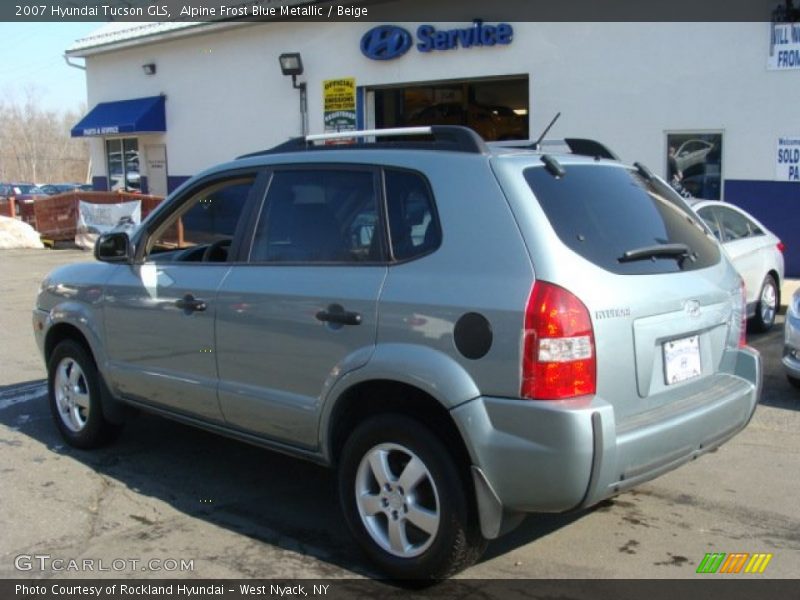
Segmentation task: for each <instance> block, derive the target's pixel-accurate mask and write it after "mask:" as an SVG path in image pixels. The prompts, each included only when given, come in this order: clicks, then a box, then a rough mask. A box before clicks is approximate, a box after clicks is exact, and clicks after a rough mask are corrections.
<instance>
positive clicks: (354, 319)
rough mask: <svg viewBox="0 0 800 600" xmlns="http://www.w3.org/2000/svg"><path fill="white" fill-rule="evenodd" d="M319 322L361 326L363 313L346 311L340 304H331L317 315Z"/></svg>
mask: <svg viewBox="0 0 800 600" xmlns="http://www.w3.org/2000/svg"><path fill="white" fill-rule="evenodd" d="M316 317H317V319H318V320H320V321H323V322H327V323H336V324H339V325H361V313H357V312H350V311H347V310H345V309H344V308H343V307H342V306H340V305H339V304H331V305H330V306H328V308H326V309H325V310H321V311H319V312H318V313H317V314H316Z"/></svg>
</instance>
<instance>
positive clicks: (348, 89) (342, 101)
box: [322, 77, 356, 132]
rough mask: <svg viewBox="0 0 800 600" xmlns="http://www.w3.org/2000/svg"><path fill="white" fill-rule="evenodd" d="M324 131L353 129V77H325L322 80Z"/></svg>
mask: <svg viewBox="0 0 800 600" xmlns="http://www.w3.org/2000/svg"><path fill="white" fill-rule="evenodd" d="M322 96H323V99H324V100H323V105H324V111H325V112H324V116H323V121H324V123H325V131H326V132H333V131H355V129H356V80H355V77H345V78H343V79H326V80H325V81H323V82H322Z"/></svg>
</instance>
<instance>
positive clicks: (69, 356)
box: [47, 340, 122, 449]
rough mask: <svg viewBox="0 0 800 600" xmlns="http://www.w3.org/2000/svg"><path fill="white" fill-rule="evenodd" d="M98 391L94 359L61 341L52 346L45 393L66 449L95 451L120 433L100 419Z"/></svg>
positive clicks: (97, 377) (119, 426) (80, 349)
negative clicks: (90, 449)
mask: <svg viewBox="0 0 800 600" xmlns="http://www.w3.org/2000/svg"><path fill="white" fill-rule="evenodd" d="M76 369H77V370H76ZM59 370H61V372H60V371H59ZM65 386H66V387H65ZM101 388H102V386H101V385H100V376H99V374H98V372H97V367H96V365H95V363H94V359H93V358H92V356H91V355H90V354H89V353H88V352H87V351H86V350H85V349H84V347H83V346H82V345H81V344H79V343H77V342H75V341H73V340H64V341H63V342H61V343H60V344H58V346H56V348H55V350H53V353H52V354H51V355H50V360H49V361H48V363H47V392H48V399H49V402H50V412H51V413H52V415H53V420H54V421H55V423H56V427H57V428H58V431H59V432H60V433H61V436H62V437H63V438H64V441H66V442H67V444H69V445H70V446H74V447H75V448H83V449H89V448H98V447H100V446H103V445H105V444H108V443H109V442H111V441H113V440H114V439H116V438H117V436H118V435H119V433H120V431H121V430H122V426H121V425H115V424H113V423H111V422H109V421H108V420H106V418H105V416H104V415H103V407H102V400H101V393H102V391H101ZM84 405H85V406H84Z"/></svg>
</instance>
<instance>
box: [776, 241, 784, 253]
mask: <svg viewBox="0 0 800 600" xmlns="http://www.w3.org/2000/svg"><path fill="white" fill-rule="evenodd" d="M777 248H778V252H780V253H781V254H783V253H784V252H785V251H786V245H785V244H784V243H783V242H781V241H778V243H777Z"/></svg>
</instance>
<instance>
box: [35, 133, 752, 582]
mask: <svg viewBox="0 0 800 600" xmlns="http://www.w3.org/2000/svg"><path fill="white" fill-rule="evenodd" d="M337 135H338V136H339V137H341V135H342V134H329V135H326V136H309V137H308V138H305V139H298V140H292V141H289V142H287V143H285V144H282V145H281V146H279V147H277V148H274V149H272V150H269V151H266V152H263V153H259V154H256V155H249V156H246V157H241V158H240V159H238V160H235V161H233V162H230V163H227V164H224V165H221V166H218V167H215V168H213V169H210V170H208V171H206V172H204V173H202V174H200V175H198V176H196V177H194V178H193V179H192V180H190V181H189V182H187V183H186V184H184V185H183V186H182V187H181V188H180V189H179V190H177V191H176V192H174V193H173V194H172V195H171V196H170V197H169V198H168V199H167V200H166V201H165V202H164V203H163V204H162V206H160V207H159V209H158V210H156V211H155V212H154V213H152V214H151V215H150V216H149V218H148V219H147V220H146V221H145V222H144V223H143V224H142V226H141V227H140V228H139V229H138V230H136V231H135V232H134V233H133V234H131V235H130V237H129V236H128V235H127V234H126V233H122V232H115V233H110V234H105V235H103V236H102V237H101V238H100V239H99V240H98V243H97V246H96V248H95V255H96V257H97V259H98V260H99V262H97V263H92V264H77V265H71V266H66V267H62V268H60V269H57V270H56V271H54V272H53V273H52V274H50V275H49V276H48V277H47V278H46V279H45V281H44V282H43V284H42V287H41V292H40V294H39V296H38V298H37V300H36V309H35V310H34V312H33V320H34V330H35V332H36V338H37V342H38V344H39V347H40V348H41V351H42V353H43V355H44V359H45V361H46V364H47V368H48V373H49V397H50V405H51V408H52V412H53V416H54V418H55V423H56V425H57V426H58V429H59V430H60V432H61V434H62V435H63V436H64V438H65V439H66V441H67V442H68V443H70V444H72V445H73V446H77V447H80V448H89V447H95V446H98V445H100V444H103V443H105V442H108V441H110V440H111V439H112V438H113V437H114V436H115V435H116V434H117V433H118V432H119V430H120V427H121V425H122V423H123V421H124V419H125V416H126V411H127V409H128V408H129V407H130V406H133V407H138V408H141V409H145V410H148V411H152V412H155V413H157V414H160V415H164V416H166V417H170V418H173V419H176V420H179V421H182V422H185V423H189V424H192V425H196V426H199V427H203V428H205V429H209V430H211V431H215V432H218V433H221V434H224V435H228V436H231V437H233V438H236V439H239V440H243V441H246V442H250V443H254V444H258V445H261V446H264V447H267V448H271V449H273V450H277V451H280V452H285V453H288V454H291V455H294V456H299V457H302V458H306V459H308V460H312V461H315V462H318V463H322V464H325V465H330V466H332V467H335V468H336V469H337V471H338V477H339V482H340V488H339V489H340V499H341V505H342V509H343V511H344V515H345V517H346V519H347V522H348V524H349V526H350V528H351V530H352V532H353V535H354V536H355V538H356V540H357V541H358V543H359V544H360V546H361V547H362V548H363V549H364V550H365V552H366V553H367V554H368V555H369V557H370V558H371V559H372V560H373V561H374V562H376V563H377V564H378V565H379V566H380V567H381V568H382V569H383V570H384V571H385V572H386V573H388V574H389V575H391V576H394V577H404V578H405V577H409V578H441V577H446V576H448V575H450V574H453V573H455V572H456V571H458V570H459V569H461V568H464V567H465V566H467V565H469V564H471V563H472V562H473V561H475V560H476V559H477V558H478V557H479V556H480V553H481V552H482V551H483V549H484V548H485V545H486V540H489V539H493V538H496V537H498V536H499V535H501V534H503V533H505V532H506V531H508V530H509V529H511V528H512V527H514V526H515V525H516V524H517V523H518V522H519V521H520V520H521V519H522V517H523V515H524V514H525V513H530V512H562V511H569V510H573V509H577V508H581V507H586V506H589V505H592V504H595V503H597V502H599V501H601V500H603V499H604V498H608V497H609V496H612V495H614V494H617V493H619V492H621V491H623V490H627V489H629V488H631V487H633V486H635V485H638V484H640V483H642V482H644V481H647V480H649V479H652V478H654V477H656V476H658V475H660V474H662V473H664V472H666V471H669V470H671V469H673V468H675V467H677V466H678V465H680V464H681V463H684V462H686V461H688V460H691V459H693V458H696V457H698V456H699V455H701V454H704V453H706V452H709V451H711V450H713V449H715V448H717V447H718V446H719V445H720V444H722V443H723V442H725V441H726V440H728V439H730V438H731V437H732V436H733V435H735V434H736V433H737V432H738V431H740V430H741V429H742V428H743V427H744V426H745V425H746V424H747V422H748V420H749V419H750V417H751V416H752V414H753V411H754V409H755V406H756V404H757V402H758V399H759V395H760V390H761V367H760V359H759V356H758V353H757V352H755V351H754V350H752V349H751V348H749V347H747V346H746V345H745V338H744V335H745V326H744V323H745V318H746V312H745V310H744V295H743V285H742V282H741V279H740V278H739V277H738V276H737V275H736V273H735V271H734V269H733V267H732V266H731V264H730V263H729V261H728V260H727V259H726V258H725V257H724V254H723V253H722V252H721V251H720V247H719V245H718V244H717V242H716V241H715V239H714V237H713V235H711V233H710V232H709V231H708V230H707V229H706V228H705V226H704V225H703V224H702V223H701V222H700V221H699V219H698V218H697V216H696V215H695V214H694V213H693V212H692V211H691V210H690V209H689V208H688V207H687V206H686V204H684V202H683V200H682V199H681V198H680V197H678V196H677V195H676V194H675V193H674V192H673V191H671V189H670V188H669V187H668V186H667V185H666V184H665V183H664V182H663V181H662V180H660V179H658V178H657V177H655V176H654V175H653V174H652V173H651V172H650V171H649V170H648V169H647V168H646V167H644V166H642V165H635V166H634V167H629V166H625V165H623V164H621V163H619V162H618V161H616V160H613V159H612V158H610V157H612V155H611V154H610V153H609V152H608V151H607V150H605V148H603V147H602V146H601V145H599V144H597V143H592V142H590V141H587V140H567V143H568V144H569V146H570V147H571V148H572V149H573V152H572V153H570V152H561V153H558V154H554V153H547V152H543V151H541V150H539V149H538V145H535V146H534V147H532V148H530V147H529V148H519V147H515V148H502V147H489V146H487V145H486V144H485V143H484V142H483V140H482V139H481V138H480V137H478V136H477V135H476V134H475V133H474V132H472V131H471V130H469V129H465V128H461V127H447V126H442V127H426V128H413V129H410V130H389V131H378V132H376V131H370V132H359V133H358V134H354V133H353V132H350V133H347V134H343V135H345V136H351V137H352V136H354V135H359V136H363V137H359V139H360V140H362V141H361V142H359V143H356V144H351V145H348V146H341V145H330V144H327V145H326V144H323V145H316V142H317V141H319V140H320V139H322V141H323V142H328V141H330V140H329V139H323V138H330V139H333V140H335V138H336V137H337ZM385 135H389V136H391V137H389V138H388V139H387V140H384V136H385ZM407 135H413V136H414V137H410V138H407V137H404V136H407ZM580 153H582V154H580Z"/></svg>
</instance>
